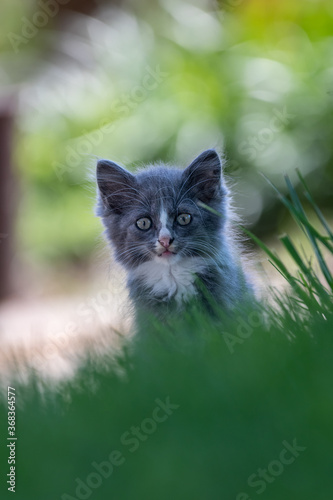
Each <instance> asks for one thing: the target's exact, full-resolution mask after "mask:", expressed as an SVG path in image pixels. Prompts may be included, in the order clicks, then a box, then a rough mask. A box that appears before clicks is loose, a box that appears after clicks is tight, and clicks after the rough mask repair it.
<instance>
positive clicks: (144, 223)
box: [136, 217, 151, 231]
mask: <svg viewBox="0 0 333 500" xmlns="http://www.w3.org/2000/svg"><path fill="white" fill-rule="evenodd" d="M136 225H137V227H138V228H139V229H141V230H142V231H147V229H149V228H150V226H151V220H150V219H149V218H148V217H142V219H138V220H137V221H136Z"/></svg>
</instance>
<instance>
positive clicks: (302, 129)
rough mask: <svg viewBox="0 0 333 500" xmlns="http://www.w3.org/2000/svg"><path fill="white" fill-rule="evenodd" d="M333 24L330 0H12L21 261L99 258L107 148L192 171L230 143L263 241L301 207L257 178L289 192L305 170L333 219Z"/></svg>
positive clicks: (241, 203) (5, 35)
mask: <svg viewBox="0 0 333 500" xmlns="http://www.w3.org/2000/svg"><path fill="white" fill-rule="evenodd" d="M42 6H43V7H42ZM332 18H333V5H332V2H331V1H330V0H321V1H320V0H318V1H315V0H304V1H296V2H289V1H287V0H270V2H267V1H264V0H243V1H242V0H237V1H236V0H226V1H220V2H216V1H209V0H206V1H204V2H202V1H198V0H197V1H196V0H189V1H182V0H177V1H169V0H165V1H163V0H160V1H159V2H153V1H148V0H145V1H142V2H135V1H134V0H132V1H129V0H128V1H127V0H124V1H122V2H121V1H118V2H111V1H110V2H108V1H96V2H93V1H83V2H78V1H75V0H68V1H67V2H65V1H64V0H62V2H58V3H57V2H56V0H54V1H52V2H47V1H46V0H45V1H44V2H40V3H38V2H35V1H32V0H30V1H25V2H23V1H19V0H12V1H10V2H9V1H5V2H3V3H2V6H1V25H2V30H1V31H2V37H1V41H0V65H1V66H0V67H1V70H0V79H1V81H2V84H3V85H2V91H1V103H4V102H6V103H7V107H6V111H5V112H8V103H10V108H11V112H12V113H13V116H14V124H15V128H14V133H13V136H12V138H11V146H10V148H11V166H12V169H13V171H14V173H15V175H16V199H17V200H18V206H19V209H18V211H17V219H16V220H15V221H14V224H15V225H14V228H15V230H14V229H13V231H9V233H10V235H12V234H13V233H14V234H15V238H13V240H14V245H15V247H16V252H18V254H17V255H18V256H21V259H23V261H24V263H25V265H26V266H37V268H38V266H39V267H40V266H43V268H44V269H45V268H46V269H47V268H52V269H54V268H56V267H57V266H59V265H63V264H65V265H67V264H70V265H77V264H79V265H82V264H83V265H85V263H87V262H88V261H89V258H90V256H91V253H92V252H93V251H94V249H96V245H97V242H98V238H99V234H100V232H101V226H100V224H99V223H98V222H97V220H96V219H95V218H94V216H93V205H94V196H95V187H94V183H93V180H92V179H93V171H94V165H95V161H96V158H97V157H107V158H112V159H114V160H116V161H119V162H120V163H122V164H124V165H126V166H129V167H136V166H141V165H143V164H144V163H146V162H154V161H158V160H163V161H166V162H171V163H177V164H180V165H182V166H185V165H186V164H187V163H188V162H189V161H190V160H191V159H192V158H193V157H194V156H195V155H196V154H197V153H199V152H200V151H201V150H202V149H204V148H208V147H217V148H218V149H220V150H221V151H224V153H225V156H226V167H225V169H226V173H228V174H230V177H231V179H232V183H233V184H235V187H236V189H235V191H236V195H235V205H236V206H238V207H239V208H240V210H239V212H240V214H241V215H242V216H243V218H244V222H245V223H246V224H248V225H249V226H250V227H252V228H253V230H254V231H255V232H256V233H257V234H259V235H260V236H262V237H265V236H267V235H270V234H276V233H277V232H278V231H280V230H281V228H282V227H283V226H284V225H285V224H286V214H285V211H284V210H283V208H282V207H281V205H280V204H279V203H277V201H276V197H275V195H274V193H273V192H272V190H271V188H270V187H269V186H268V184H267V183H266V182H265V181H264V180H263V178H262V177H261V176H260V175H259V174H258V173H259V172H264V173H265V174H266V175H267V176H269V178H270V179H271V180H272V181H274V182H275V183H276V184H277V185H278V186H279V187H281V189H284V185H285V184H284V180H283V174H284V173H288V174H290V175H291V178H292V179H293V180H294V181H295V183H296V184H297V178H296V176H295V168H296V167H298V168H299V169H300V170H301V171H302V173H303V175H304V176H305V177H306V179H307V180H308V183H309V184H310V186H311V188H312V192H313V195H314V197H315V198H316V200H317V201H318V203H319V204H320V206H321V208H322V209H323V210H324V212H325V213H327V212H328V213H329V217H330V216H331V213H332V212H331V211H332V196H333V194H332V193H333V190H332V186H333V148H332V137H333V123H332V110H333V66H332V61H333V43H332ZM36 26H37V27H36ZM2 107H3V108H4V107H5V106H4V105H3V106H2ZM17 192H18V193H17ZM0 232H3V233H5V231H2V230H1V227H0ZM7 232H8V231H7ZM3 240H4V241H3V242H2V245H5V244H6V241H5V239H3ZM7 240H8V243H9V241H10V238H8V239H7Z"/></svg>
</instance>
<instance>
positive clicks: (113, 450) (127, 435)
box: [0, 191, 333, 500]
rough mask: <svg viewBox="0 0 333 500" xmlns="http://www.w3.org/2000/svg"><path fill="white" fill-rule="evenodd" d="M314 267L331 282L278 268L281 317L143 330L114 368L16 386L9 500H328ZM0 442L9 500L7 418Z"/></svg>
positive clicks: (320, 316) (331, 327) (263, 312)
mask: <svg viewBox="0 0 333 500" xmlns="http://www.w3.org/2000/svg"><path fill="white" fill-rule="evenodd" d="M292 195H293V196H294V191H293V193H292ZM298 202H299V200H298V198H297V199H296V198H294V199H293V198H292V201H291V202H289V201H288V203H290V206H291V207H293V209H294V211H295V212H297V213H296V215H295V217H296V219H297V220H298V222H299V223H300V224H301V225H302V226H303V228H304V230H305V231H306V232H307V234H308V236H309V239H310V241H311V242H314V244H315V245H317V247H318V250H319V252H320V247H319V245H325V244H326V248H327V245H328V246H330V245H333V238H332V237H331V236H330V234H328V235H327V236H328V237H327V236H322V235H321V234H319V233H318V235H319V236H320V237H321V238H322V241H321V240H320V239H319V238H318V236H316V235H314V233H313V231H316V230H315V229H314V228H313V229H312V226H311V228H309V227H308V226H307V223H308V219H307V217H306V215H305V213H304V212H303V209H302V208H301V206H297V203H298ZM298 215H300V217H298ZM320 216H321V214H320ZM325 224H326V223H325ZM324 227H325V226H324ZM327 229H329V228H328V227H327ZM286 241H287V240H286ZM287 245H289V240H288V242H287ZM289 247H290V245H289ZM290 248H291V252H292V253H293V252H296V254H295V258H298V257H299V258H301V257H300V256H299V255H298V254H297V251H296V249H295V248H294V246H293V245H292V246H291V247H290ZM296 255H298V257H297V256H296ZM317 257H318V261H319V268H320V269H321V271H322V272H323V273H324V278H325V279H326V281H325V282H324V281H321V280H320V279H319V278H320V276H319V273H317V274H316V273H315V271H314V270H313V269H314V268H313V266H312V264H310V263H308V262H306V261H305V260H303V259H301V263H299V264H300V265H299V268H300V272H299V274H298V275H297V276H294V277H292V276H290V275H289V274H287V275H286V273H288V271H287V270H286V269H285V270H283V269H281V268H280V270H281V272H283V273H284V275H285V276H286V278H287V279H288V280H289V281H290V283H291V285H292V288H293V293H292V294H291V295H290V297H287V296H285V297H277V298H276V300H277V302H278V307H279V309H277V308H276V307H275V308H271V307H269V306H265V307H264V306H263V305H259V306H257V307H256V308H252V309H251V310H247V311H242V313H241V312H239V313H237V314H234V315H233V317H232V318H222V319H221V321H222V325H223V326H221V324H220V325H219V324H218V323H214V324H212V321H211V320H208V319H207V318H205V317H204V316H202V314H201V313H199V312H196V311H194V310H193V311H192V313H190V314H189V315H188V316H187V317H185V318H179V319H178V320H177V321H176V320H175V321H174V322H173V323H172V324H171V325H169V326H168V327H165V326H161V325H160V326H156V327H154V331H151V332H147V333H148V335H146V336H145V337H143V338H142V339H140V340H138V341H137V342H136V343H135V344H134V346H131V348H130V351H129V352H124V356H123V357H121V358H120V359H119V362H118V364H117V368H116V369H114V368H112V367H110V366H109V369H108V370H107V369H106V368H105V365H104V368H101V363H100V362H99V363H97V362H96V361H87V362H86V363H85V366H84V367H83V368H82V370H81V372H80V373H79V374H78V376H77V379H76V380H75V381H72V382H71V383H70V384H67V385H66V386H63V387H62V388H61V390H59V388H58V389H57V390H51V389H50V390H47V391H46V392H44V393H43V395H41V391H40V388H38V384H37V382H36V381H35V383H32V384H31V386H30V387H29V388H27V387H18V386H17V387H16V393H17V405H18V408H17V437H18V440H17V445H16V453H17V455H16V475H17V485H16V493H15V496H14V497H13V498H16V499H19V500H21V499H22V500H30V499H31V500H53V499H63V500H66V499H67V500H69V499H88V498H91V499H103V500H104V499H117V500H132V499H133V500H134V499H135V500H141V499H142V500H148V499H149V500H150V499H152V500H155V499H156V500H169V499H177V500H178V499H179V500H180V499H182V500H183V499H185V500H187V499H189V500H196V499H198V500H201V499H205V500H206V499H207V500H215V499H216V500H221V499H223V500H224V499H226V500H227V499H235V500H236V499H237V500H248V499H257V498H265V499H269V500H289V499H290V500H304V499H309V500H310V499H311V500H313V499H316V500H321V499H322V500H327V499H329V498H331V496H332V491H333V479H332V444H333V425H332V422H333V397H332V396H333V394H332V393H333V391H332V387H333V385H332V384H333V382H332V381H333V362H332V352H333V308H332V289H331V284H330V281H329V280H330V274H327V273H326V270H327V272H328V273H330V272H329V270H328V267H327V265H326V263H325V260H324V258H323V257H322V254H321V252H320V254H317ZM270 258H271V260H272V261H273V263H274V265H276V266H277V267H279V265H280V266H281V265H283V264H282V263H280V264H279V262H280V261H279V259H278V257H276V256H275V255H274V254H271V255H270ZM274 259H275V260H274ZM276 259H277V260H276ZM320 259H322V262H320ZM325 273H326V274H325ZM322 283H324V284H322ZM151 328H152V329H153V327H151ZM0 435H1V443H0V450H1V467H0V470H1V484H0V491H1V493H0V497H1V498H6V497H7V496H8V497H9V495H11V496H13V494H12V493H9V492H7V491H6V490H7V486H6V484H5V481H6V479H5V474H6V473H7V469H8V465H7V456H8V448H7V449H6V443H5V441H6V437H7V424H6V408H5V407H4V406H2V407H1V429H0Z"/></svg>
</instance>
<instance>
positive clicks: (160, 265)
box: [97, 150, 251, 318]
mask: <svg viewBox="0 0 333 500" xmlns="http://www.w3.org/2000/svg"><path fill="white" fill-rule="evenodd" d="M97 183H98V188H99V197H98V205H97V215H98V216H100V217H101V218H102V220H103V224H104V226H105V228H106V236H107V238H108V240H109V242H110V243H111V246H112V247H113V249H114V251H115V257H116V259H117V261H118V262H120V263H121V264H122V265H123V266H124V268H125V269H126V270H127V276H128V282H127V284H128V288H129V292H130V297H131V298H132V300H133V301H134V305H135V308H136V311H137V312H144V314H147V313H152V314H154V315H155V316H158V317H160V318H161V317H164V316H166V315H167V314H169V313H170V312H172V311H179V310H181V309H182V308H184V306H185V304H186V303H187V302H189V301H190V300H191V299H192V298H197V299H199V300H200V301H201V303H204V304H206V306H207V307H208V308H209V307H210V306H209V303H210V302H211V301H210V297H211V298H212V299H213V300H214V302H215V303H217V304H219V306H220V307H222V308H224V309H229V308H230V307H232V306H233V305H235V304H236V303H239V302H240V301H244V300H245V299H246V298H248V297H251V286H250V285H249V283H248V282H247V278H246V276H245V274H244V272H243V269H242V265H241V263H240V259H239V256H238V254H237V250H236V249H235V246H234V245H233V244H232V241H231V240H230V233H229V231H228V228H227V225H228V221H229V209H228V200H227V188H226V186H225V182H224V180H223V176H222V165H221V160H220V158H219V155H218V154H217V153H216V151H214V150H207V151H205V152H203V153H202V154H200V155H199V156H198V157H197V158H196V159H195V160H194V161H193V162H192V163H191V164H190V165H189V166H188V167H187V168H186V169H185V170H180V169H176V168H170V167H166V166H164V165H162V166H151V167H149V168H147V169H145V170H143V171H140V172H138V173H136V174H135V175H133V174H131V173H130V172H128V171H127V170H125V169H124V168H122V167H120V166H119V165H117V164H116V163H113V162H111V161H108V160H100V161H99V162H98V164H97ZM205 206H208V208H209V207H210V208H211V209H213V211H210V210H209V209H207V208H205ZM214 211H216V212H218V213H219V214H220V215H217V214H216V213H214Z"/></svg>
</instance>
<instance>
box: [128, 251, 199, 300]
mask: <svg viewBox="0 0 333 500" xmlns="http://www.w3.org/2000/svg"><path fill="white" fill-rule="evenodd" d="M204 267H205V264H204V261H203V259H202V258H200V257H190V258H185V259H180V258H179V259H178V256H175V257H171V258H163V257H156V258H155V259H154V260H152V261H150V262H145V263H144V264H141V265H140V266H138V267H137V268H136V270H135V271H134V277H135V278H139V279H141V280H142V281H143V282H144V284H145V285H146V286H147V287H149V288H150V289H151V293H152V294H153V295H155V296H157V297H165V299H171V298H175V299H176V301H177V302H178V303H181V302H186V301H187V300H189V298H190V297H192V296H193V295H195V293H196V289H195V286H194V280H195V273H198V272H200V271H202V270H203V268H204Z"/></svg>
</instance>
